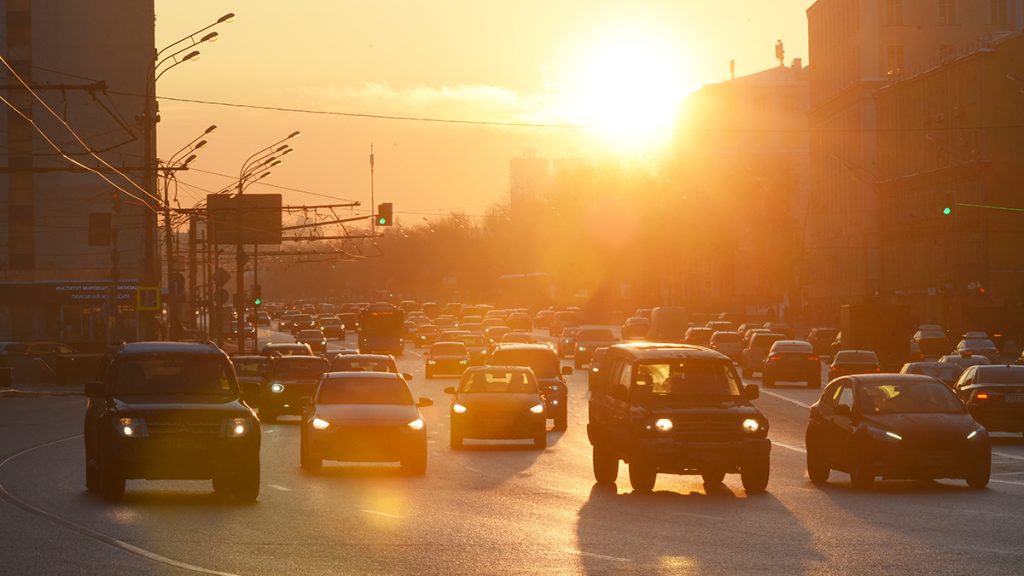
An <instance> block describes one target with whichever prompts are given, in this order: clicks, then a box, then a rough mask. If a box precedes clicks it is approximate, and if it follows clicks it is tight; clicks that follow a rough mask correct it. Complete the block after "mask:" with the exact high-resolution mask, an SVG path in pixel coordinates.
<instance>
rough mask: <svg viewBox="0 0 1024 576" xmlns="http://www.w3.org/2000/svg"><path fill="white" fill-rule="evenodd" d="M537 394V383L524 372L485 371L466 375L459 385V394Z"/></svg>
mask: <svg viewBox="0 0 1024 576" xmlns="http://www.w3.org/2000/svg"><path fill="white" fill-rule="evenodd" d="M530 392H533V393H535V394H536V393H538V391H537V382H536V381H534V380H533V379H532V378H530V375H529V374H527V373H526V372H520V371H510V370H487V371H478V372H473V373H470V374H466V375H465V376H464V377H463V378H462V383H461V384H459V393H460V394H528V393H530Z"/></svg>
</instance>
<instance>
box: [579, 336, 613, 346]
mask: <svg viewBox="0 0 1024 576" xmlns="http://www.w3.org/2000/svg"><path fill="white" fill-rule="evenodd" d="M615 343H616V340H580V339H579V338H577V339H576V345H577V346H584V347H586V348H600V347H602V346H611V345H612V344H615Z"/></svg>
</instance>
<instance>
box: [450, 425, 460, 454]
mask: <svg viewBox="0 0 1024 576" xmlns="http://www.w3.org/2000/svg"><path fill="white" fill-rule="evenodd" d="M451 444H452V450H462V434H459V433H458V432H456V431H455V428H452V430H451Z"/></svg>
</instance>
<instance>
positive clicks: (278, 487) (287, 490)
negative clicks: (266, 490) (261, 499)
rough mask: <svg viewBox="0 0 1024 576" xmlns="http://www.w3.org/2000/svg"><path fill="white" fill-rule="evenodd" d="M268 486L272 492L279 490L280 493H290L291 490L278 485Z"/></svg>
mask: <svg viewBox="0 0 1024 576" xmlns="http://www.w3.org/2000/svg"><path fill="white" fill-rule="evenodd" d="M268 486H270V487H271V488H273V489H274V490H280V491H281V492H291V491H292V489H291V488H286V487H284V486H281V485H280V484H268Z"/></svg>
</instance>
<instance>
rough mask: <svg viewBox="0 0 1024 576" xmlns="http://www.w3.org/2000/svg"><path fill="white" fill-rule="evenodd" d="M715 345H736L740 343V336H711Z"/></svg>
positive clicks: (727, 333)
mask: <svg viewBox="0 0 1024 576" xmlns="http://www.w3.org/2000/svg"><path fill="white" fill-rule="evenodd" d="M711 341H712V342H714V343H715V344H736V343H738V342H739V341H740V335H739V334H737V333H736V332H717V333H715V334H714V335H713V336H711Z"/></svg>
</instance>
